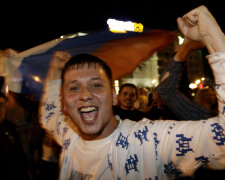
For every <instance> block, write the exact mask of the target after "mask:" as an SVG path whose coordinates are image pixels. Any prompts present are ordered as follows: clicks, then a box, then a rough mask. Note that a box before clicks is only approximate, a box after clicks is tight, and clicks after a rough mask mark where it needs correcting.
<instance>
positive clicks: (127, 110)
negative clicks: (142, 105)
mask: <svg viewBox="0 0 225 180" xmlns="http://www.w3.org/2000/svg"><path fill="white" fill-rule="evenodd" d="M137 98H138V89H137V87H136V86H135V85H134V84H130V83H125V84H123V85H122V86H121V87H120V90H119V94H118V105H117V106H114V107H113V112H114V115H119V116H120V118H121V119H122V120H124V119H131V120H134V121H138V120H141V119H142V118H144V117H146V113H144V112H141V111H139V110H137V109H135V108H134V103H135V101H136V100H137Z"/></svg>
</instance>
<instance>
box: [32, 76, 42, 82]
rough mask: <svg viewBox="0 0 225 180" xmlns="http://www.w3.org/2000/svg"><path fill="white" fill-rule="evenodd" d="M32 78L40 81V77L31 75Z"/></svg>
mask: <svg viewBox="0 0 225 180" xmlns="http://www.w3.org/2000/svg"><path fill="white" fill-rule="evenodd" d="M32 78H33V80H34V81H36V82H41V79H40V78H39V77H38V76H33V77H32Z"/></svg>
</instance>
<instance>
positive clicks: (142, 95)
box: [134, 87, 148, 112]
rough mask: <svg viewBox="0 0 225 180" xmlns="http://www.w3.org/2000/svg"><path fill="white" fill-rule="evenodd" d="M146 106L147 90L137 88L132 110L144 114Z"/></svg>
mask: <svg viewBox="0 0 225 180" xmlns="http://www.w3.org/2000/svg"><path fill="white" fill-rule="evenodd" d="M147 106H148V90H147V89H146V88H145V87H141V88H138V98H137V99H136V101H135V103H134V108H135V109H137V110H139V111H142V112H146V109H147Z"/></svg>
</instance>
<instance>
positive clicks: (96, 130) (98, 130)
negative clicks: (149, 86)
mask: <svg viewBox="0 0 225 180" xmlns="http://www.w3.org/2000/svg"><path fill="white" fill-rule="evenodd" d="M62 92H63V105H64V107H63V109H64V111H65V113H66V114H68V115H69V116H70V117H71V119H72V121H73V122H74V124H75V125H76V126H77V127H78V129H79V130H80V133H81V135H83V137H85V138H87V139H101V138H104V137H106V136H108V135H109V134H111V133H112V131H113V130H114V129H115V124H117V120H115V118H114V116H113V112H112V105H115V104H116V101H117V99H116V94H115V91H114V89H113V88H112V87H111V84H110V82H109V79H108V77H107V75H106V73H105V71H104V70H103V68H102V67H101V66H99V65H98V64H97V65H96V67H89V68H88V66H87V64H86V65H85V66H84V67H82V68H79V69H77V68H72V69H69V70H67V72H66V73H65V76H64V85H63V87H62ZM92 137H93V138H92ZM95 137H97V138H95Z"/></svg>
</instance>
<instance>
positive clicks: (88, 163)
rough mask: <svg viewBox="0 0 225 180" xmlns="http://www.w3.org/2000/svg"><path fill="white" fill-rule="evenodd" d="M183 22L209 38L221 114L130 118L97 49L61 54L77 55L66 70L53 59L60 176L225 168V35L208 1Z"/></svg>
mask: <svg viewBox="0 0 225 180" xmlns="http://www.w3.org/2000/svg"><path fill="white" fill-rule="evenodd" d="M177 22H178V26H179V28H180V30H181V32H182V33H183V34H184V35H185V36H186V37H188V38H189V39H193V40H196V41H201V42H203V43H204V44H205V46H206V47H207V49H208V51H209V53H210V55H209V56H208V60H209V63H210V65H211V67H212V70H213V72H214V75H215V80H216V83H217V85H218V86H217V89H216V90H217V93H218V103H219V114H218V116H217V117H214V118H210V119H205V120H202V121H172V120H170V121H151V120H149V119H143V120H141V121H138V122H133V121H130V120H123V121H122V120H121V119H120V118H119V117H118V116H114V115H113V109H112V106H113V105H116V103H117V96H116V93H115V89H114V88H113V85H112V82H113V81H112V74H111V70H110V68H109V67H108V66H107V65H106V64H105V63H104V62H103V61H102V60H100V59H99V58H97V57H96V56H93V55H88V54H79V55H76V56H73V57H72V58H70V57H68V54H67V53H65V52H64V53H63V52H61V53H59V54H58V55H57V53H56V54H55V56H54V57H53V64H58V63H59V62H62V61H66V60H68V59H69V61H67V63H66V64H65V66H64V67H63V69H62V73H61V67H62V66H59V64H58V68H57V69H54V68H51V67H54V66H52V65H50V69H49V73H48V78H47V79H46V83H45V90H44V91H45V93H44V95H43V97H42V98H43V99H42V104H41V107H40V115H41V116H40V121H41V123H42V126H43V127H45V128H46V129H47V130H48V131H49V132H51V134H52V135H53V137H54V138H55V140H56V141H57V142H58V143H59V144H60V145H61V146H62V152H61V155H60V179H129V180H130V179H131V180H132V179H173V178H174V179H175V178H177V177H180V176H191V175H192V174H193V173H194V172H195V171H196V169H198V168H199V167H201V166H202V165H207V166H208V167H209V168H216V169H225V140H224V136H225V132H224V128H225V125H224V124H225V116H224V115H225V114H224V107H225V101H224V98H225V89H224V84H225V78H224V76H225V66H224V63H225V35H224V33H223V32H222V31H221V29H220V27H219V26H218V24H217V22H216V20H215V19H214V17H213V16H212V14H211V13H210V12H209V11H208V9H207V8H206V7H205V6H200V7H198V8H196V9H193V10H191V11H190V12H188V13H187V14H185V15H184V16H183V17H182V18H178V19H177ZM54 61H55V62H54ZM57 62H58V63H57ZM59 77H61V80H60V79H58V78H59ZM60 88H61V96H60Z"/></svg>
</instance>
